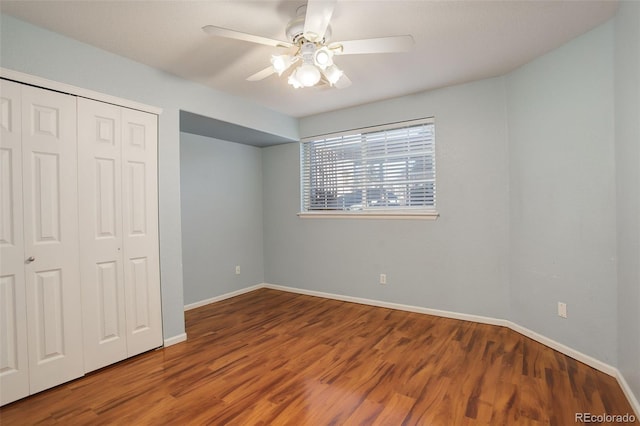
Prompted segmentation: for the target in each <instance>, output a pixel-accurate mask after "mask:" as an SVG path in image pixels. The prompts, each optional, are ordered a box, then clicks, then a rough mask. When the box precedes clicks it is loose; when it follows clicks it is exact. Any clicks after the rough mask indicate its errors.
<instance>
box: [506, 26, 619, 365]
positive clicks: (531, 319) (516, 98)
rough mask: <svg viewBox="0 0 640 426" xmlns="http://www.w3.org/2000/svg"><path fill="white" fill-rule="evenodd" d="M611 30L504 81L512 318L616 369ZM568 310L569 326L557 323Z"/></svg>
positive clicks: (580, 41)
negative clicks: (562, 309) (561, 305)
mask: <svg viewBox="0 0 640 426" xmlns="http://www.w3.org/2000/svg"><path fill="white" fill-rule="evenodd" d="M613 30H614V28H613V23H612V22H609V23H607V24H605V25H604V26H600V27H598V28H597V29H595V30H593V31H591V32H589V33H587V34H585V35H583V36H581V37H580V38H578V39H576V40H574V41H572V42H570V43H568V44H566V45H564V46H563V47H561V48H559V49H556V50H554V51H553V52H551V53H548V54H546V55H544V56H542V57H540V58H538V59H536V60H535V61H533V62H531V63H529V64H528V65H526V66H524V67H522V68H521V69H519V70H517V71H516V72H514V73H512V74H510V75H509V76H508V78H507V82H508V84H507V93H508V104H507V111H508V112H509V120H508V123H509V164H510V186H511V200H510V208H511V210H510V211H511V229H510V251H509V252H510V258H509V262H510V266H511V275H510V281H511V319H512V320H513V321H514V322H516V323H518V324H520V325H522V326H524V327H527V328H530V329H532V330H535V331H537V332H539V333H541V334H543V335H545V336H547V337H550V338H552V339H554V340H556V341H559V342H562V343H564V344H566V345H568V346H570V347H572V348H575V349H577V350H579V351H581V352H584V353H586V354H589V355H591V356H594V357H595V358H597V359H600V360H602V361H604V362H606V363H609V364H615V363H616V315H617V314H616V312H617V297H616V229H615V226H616V216H615V203H616V198H615V165H614V129H613V116H614V115H613V113H614V110H613V108H614V97H613V60H612V59H613ZM558 301H563V302H566V303H567V309H568V316H569V317H568V319H562V318H560V317H559V316H558V315H557V303H558Z"/></svg>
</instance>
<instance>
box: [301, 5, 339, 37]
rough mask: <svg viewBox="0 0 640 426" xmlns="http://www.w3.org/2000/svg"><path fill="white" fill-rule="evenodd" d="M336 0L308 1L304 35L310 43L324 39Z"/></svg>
mask: <svg viewBox="0 0 640 426" xmlns="http://www.w3.org/2000/svg"><path fill="white" fill-rule="evenodd" d="M335 6H336V0H308V1H307V13H306V15H305V18H304V30H303V32H302V34H303V35H304V38H306V39H307V40H309V41H313V42H319V41H321V40H322V38H323V37H324V34H325V32H326V31H327V27H328V26H329V21H330V20H331V15H333V8H334V7H335Z"/></svg>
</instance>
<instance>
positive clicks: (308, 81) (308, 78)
mask: <svg viewBox="0 0 640 426" xmlns="http://www.w3.org/2000/svg"><path fill="white" fill-rule="evenodd" d="M294 74H295V78H296V80H298V81H299V82H300V84H302V85H303V86H304V87H311V86H315V85H316V84H317V83H318V82H319V81H320V70H319V69H318V68H317V67H316V66H314V65H313V64H308V63H304V64H302V65H300V66H299V67H298V69H296V71H295V73H294ZM294 87H295V86H294Z"/></svg>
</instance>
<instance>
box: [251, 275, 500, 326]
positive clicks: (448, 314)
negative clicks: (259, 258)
mask: <svg viewBox="0 0 640 426" xmlns="http://www.w3.org/2000/svg"><path fill="white" fill-rule="evenodd" d="M262 287H263V288H270V289H273V290H281V291H288V292H289V293H298V294H305V295H307V296H317V297H324V298H325V299H334V300H340V301H342V302H352V303H360V304H361V305H370V306H377V307H380V308H389V309H397V310H399V311H408V312H415V313H418V314H427V315H434V316H438V317H445V318H452V319H459V320H463V321H473V322H479V323H482V324H491V325H500V326H503V327H504V326H507V323H508V321H505V320H501V319H496V318H490V317H483V316H480V315H471V314H461V313H458V312H450V311H441V310H439V309H430V308H423V307H421V306H411V305H403V304H400V303H392V302H382V301H380V300H372V299H363V298H360V297H352V296H343V295H341V294H333V293H324V292H321V291H314V290H304V289H300V288H294V287H286V286H281V285H275V284H266V283H265V284H263V285H262Z"/></svg>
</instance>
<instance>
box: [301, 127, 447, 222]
mask: <svg viewBox="0 0 640 426" xmlns="http://www.w3.org/2000/svg"><path fill="white" fill-rule="evenodd" d="M300 164H301V174H300V176H301V183H300V188H301V195H302V197H301V198H302V213H301V215H305V214H314V213H316V214H317V215H322V214H325V215H334V216H335V215H336V214H340V215H343V214H344V215H347V214H354V215H367V214H369V215H393V214H397V215H416V216H419V215H424V216H436V215H437V214H436V213H435V206H436V204H435V203H436V176H435V172H436V169H435V135H434V123H433V119H421V120H413V121H409V122H403V123H394V124H390V125H384V126H378V127H373V128H366V129H358V130H353V131H349V132H344V133H340V134H332V135H324V136H320V137H315V138H309V139H307V140H303V141H302V142H301V159H300Z"/></svg>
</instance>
